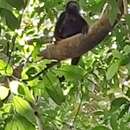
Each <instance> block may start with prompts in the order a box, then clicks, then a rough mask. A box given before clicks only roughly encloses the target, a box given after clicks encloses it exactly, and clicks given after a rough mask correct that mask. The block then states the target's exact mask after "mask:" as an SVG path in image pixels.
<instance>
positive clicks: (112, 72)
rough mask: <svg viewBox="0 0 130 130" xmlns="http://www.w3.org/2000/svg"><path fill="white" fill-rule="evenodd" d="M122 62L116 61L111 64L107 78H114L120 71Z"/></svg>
mask: <svg viewBox="0 0 130 130" xmlns="http://www.w3.org/2000/svg"><path fill="white" fill-rule="evenodd" d="M119 65H120V62H119V61H116V62H114V63H112V64H111V66H110V67H109V68H108V70H107V72H106V78H107V80H110V79H112V78H113V76H114V75H115V74H116V73H117V72H118V69H119Z"/></svg>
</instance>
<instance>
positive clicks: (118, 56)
mask: <svg viewBox="0 0 130 130" xmlns="http://www.w3.org/2000/svg"><path fill="white" fill-rule="evenodd" d="M112 54H113V57H114V58H118V59H120V58H121V53H120V52H119V51H118V50H113V51H112Z"/></svg>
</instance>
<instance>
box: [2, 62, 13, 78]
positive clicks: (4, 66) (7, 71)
mask: <svg viewBox="0 0 130 130" xmlns="http://www.w3.org/2000/svg"><path fill="white" fill-rule="evenodd" d="M12 73H13V69H12V67H11V66H10V65H9V64H7V63H6V62H4V61H3V60H0V74H2V75H8V76H10V75H12Z"/></svg>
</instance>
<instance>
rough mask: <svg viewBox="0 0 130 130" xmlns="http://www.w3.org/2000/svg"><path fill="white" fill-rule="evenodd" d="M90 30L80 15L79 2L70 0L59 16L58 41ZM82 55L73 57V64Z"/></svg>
mask: <svg viewBox="0 0 130 130" xmlns="http://www.w3.org/2000/svg"><path fill="white" fill-rule="evenodd" d="M87 32H88V23H87V22H86V21H85V20H84V19H83V17H82V16H81V15H80V9H79V4H78V3H77V2H76V1H69V2H68V3H67V5H66V8H65V11H64V12H62V13H61V15H60V16H59V18H58V20H57V23H56V26H55V31H54V37H55V39H56V41H59V40H62V39H65V38H67V37H71V36H73V35H75V34H77V33H84V34H86V33H87ZM79 59H80V57H76V58H74V59H72V64H73V65H76V64H77V63H78V61H79Z"/></svg>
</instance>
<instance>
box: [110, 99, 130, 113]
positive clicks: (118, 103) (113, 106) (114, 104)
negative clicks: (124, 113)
mask: <svg viewBox="0 0 130 130" xmlns="http://www.w3.org/2000/svg"><path fill="white" fill-rule="evenodd" d="M128 102H129V101H128V100H127V99H126V98H124V97H119V98H116V99H114V100H113V101H112V102H111V111H115V110H117V109H119V108H120V107H121V106H122V105H123V104H127V103H128Z"/></svg>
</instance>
